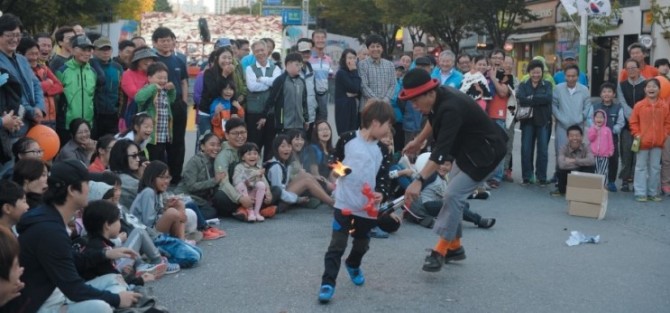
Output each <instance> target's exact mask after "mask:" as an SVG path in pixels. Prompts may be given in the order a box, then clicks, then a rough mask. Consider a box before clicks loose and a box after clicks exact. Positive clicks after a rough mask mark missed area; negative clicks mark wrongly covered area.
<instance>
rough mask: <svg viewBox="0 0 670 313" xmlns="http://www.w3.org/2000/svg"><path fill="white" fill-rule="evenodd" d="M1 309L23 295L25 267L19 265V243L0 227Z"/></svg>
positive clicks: (7, 230)
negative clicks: (22, 277) (22, 278)
mask: <svg viewBox="0 0 670 313" xmlns="http://www.w3.org/2000/svg"><path fill="white" fill-rule="evenodd" d="M0 251H2V253H1V254H0V309H3V308H4V307H5V304H6V303H7V302H9V301H11V300H12V299H14V298H16V297H18V296H19V295H21V289H23V287H24V286H25V284H24V283H23V282H22V281H21V275H23V267H21V266H20V265H19V251H20V249H19V243H18V241H16V237H15V236H14V234H12V232H11V231H10V230H9V229H8V228H6V227H2V226H0Z"/></svg>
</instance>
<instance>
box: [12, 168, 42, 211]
mask: <svg viewBox="0 0 670 313" xmlns="http://www.w3.org/2000/svg"><path fill="white" fill-rule="evenodd" d="M48 177H49V169H48V168H47V165H46V164H45V163H44V161H42V160H38V159H23V160H19V161H18V162H16V165H14V173H13V175H12V180H13V181H14V182H15V183H17V184H19V186H21V187H22V188H23V192H24V193H25V194H26V202H27V203H28V208H30V209H34V208H36V207H37V206H39V205H40V204H42V202H43V200H42V196H43V195H44V193H45V192H46V191H47V188H48V187H49V186H48V185H47V178H48Z"/></svg>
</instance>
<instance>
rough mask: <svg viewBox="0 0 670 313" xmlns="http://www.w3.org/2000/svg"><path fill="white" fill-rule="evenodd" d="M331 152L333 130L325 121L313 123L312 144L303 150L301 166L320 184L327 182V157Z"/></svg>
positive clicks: (328, 174)
mask: <svg viewBox="0 0 670 313" xmlns="http://www.w3.org/2000/svg"><path fill="white" fill-rule="evenodd" d="M332 152H333V130H332V128H331V127H330V124H328V122H327V121H324V120H319V121H316V122H315V123H314V131H313V132H312V143H311V144H310V145H308V146H307V147H305V148H304V152H303V158H302V164H303V166H304V168H305V170H306V171H307V172H308V173H310V174H312V176H314V177H315V178H316V179H317V180H319V181H320V182H322V183H324V182H328V177H330V171H331V169H330V166H329V164H328V156H329V155H330V154H331V153H332Z"/></svg>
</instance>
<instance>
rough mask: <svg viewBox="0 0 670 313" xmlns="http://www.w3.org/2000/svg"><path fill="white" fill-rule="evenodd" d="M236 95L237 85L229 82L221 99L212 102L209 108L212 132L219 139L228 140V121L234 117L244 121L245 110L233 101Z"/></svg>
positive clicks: (231, 81) (222, 92)
mask: <svg viewBox="0 0 670 313" xmlns="http://www.w3.org/2000/svg"><path fill="white" fill-rule="evenodd" d="M234 95H235V83H234V81H233V80H229V81H228V82H227V83H226V86H225V87H224V88H223V90H222V91H221V97H218V98H216V99H214V101H212V104H211V105H210V106H209V116H211V117H212V132H213V133H214V134H215V135H216V136H217V137H219V139H222V140H223V139H224V138H226V130H225V129H226V121H228V120H230V119H231V118H233V117H239V118H241V119H244V108H242V106H241V105H240V103H239V102H237V100H232V101H231V99H232V98H233V96H234Z"/></svg>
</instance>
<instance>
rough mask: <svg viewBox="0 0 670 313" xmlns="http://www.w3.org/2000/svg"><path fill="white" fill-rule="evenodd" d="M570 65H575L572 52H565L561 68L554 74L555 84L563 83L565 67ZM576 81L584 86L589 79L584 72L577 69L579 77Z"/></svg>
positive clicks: (587, 84) (575, 61)
mask: <svg viewBox="0 0 670 313" xmlns="http://www.w3.org/2000/svg"><path fill="white" fill-rule="evenodd" d="M570 65H577V60H576V59H575V56H574V55H573V54H572V53H565V54H564V55H563V62H562V63H561V67H562V68H563V69H562V70H560V71H558V72H556V74H554V82H555V83H556V85H558V84H560V83H565V69H566V68H568V66H570ZM577 82H578V83H580V84H582V85H584V86H586V87H589V79H588V78H586V74H584V72H582V71H579V79H578V80H577Z"/></svg>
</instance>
